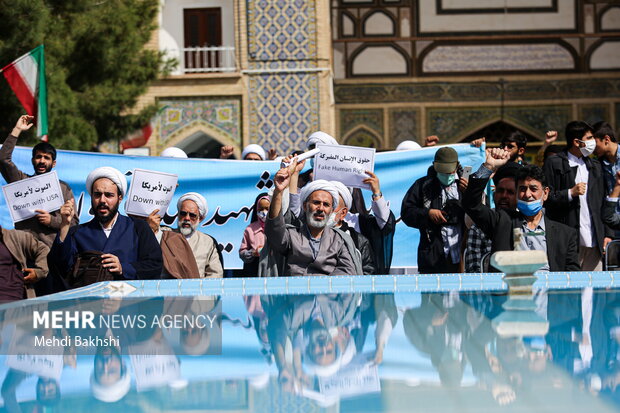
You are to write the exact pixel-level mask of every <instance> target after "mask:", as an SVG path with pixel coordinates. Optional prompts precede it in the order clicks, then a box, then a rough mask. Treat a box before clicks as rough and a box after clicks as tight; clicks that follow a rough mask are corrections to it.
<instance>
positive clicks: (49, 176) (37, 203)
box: [2, 171, 65, 223]
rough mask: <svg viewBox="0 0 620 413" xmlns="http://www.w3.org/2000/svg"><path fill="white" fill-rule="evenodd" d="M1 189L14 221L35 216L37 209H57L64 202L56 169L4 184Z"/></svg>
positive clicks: (48, 210) (49, 210) (51, 210)
mask: <svg viewBox="0 0 620 413" xmlns="http://www.w3.org/2000/svg"><path fill="white" fill-rule="evenodd" d="M2 191H3V192H4V199H6V203H7V205H8V207H9V212H10V213H11V219H12V220H13V222H14V223H15V222H20V221H23V220H26V219H28V218H32V217H34V216H36V215H37V213H36V212H34V211H35V210H37V209H41V210H44V211H47V212H53V211H56V210H59V209H60V207H61V206H62V204H64V202H65V200H64V199H63V197H62V190H61V189H60V182H58V175H56V171H52V172H48V173H46V174H42V175H36V176H33V177H32V178H27V179H22V180H21V181H17V182H13V183H12V184H8V185H4V186H3V187H2Z"/></svg>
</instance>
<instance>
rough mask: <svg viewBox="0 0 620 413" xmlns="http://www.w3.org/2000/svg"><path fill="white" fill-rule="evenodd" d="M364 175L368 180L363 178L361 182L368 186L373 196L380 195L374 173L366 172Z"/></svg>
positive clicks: (379, 186)
mask: <svg viewBox="0 0 620 413" xmlns="http://www.w3.org/2000/svg"><path fill="white" fill-rule="evenodd" d="M366 175H368V178H365V179H364V180H363V181H362V182H363V183H365V184H368V185H370V190H371V191H372V193H373V194H378V193H380V192H381V185H380V182H379V178H378V177H377V175H375V174H374V173H372V172H370V171H366Z"/></svg>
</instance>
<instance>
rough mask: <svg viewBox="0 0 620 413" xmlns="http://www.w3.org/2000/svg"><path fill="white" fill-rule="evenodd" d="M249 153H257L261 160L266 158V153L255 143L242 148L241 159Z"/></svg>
mask: <svg viewBox="0 0 620 413" xmlns="http://www.w3.org/2000/svg"><path fill="white" fill-rule="evenodd" d="M250 153H255V154H257V155H258V156H260V158H261V159H262V160H263V161H264V160H265V159H267V154H266V153H265V150H264V149H263V147H262V146H260V145H257V144H255V143H252V144H250V145H248V146H246V147H245V148H243V152H241V159H245V157H246V156H247V155H248V154H250Z"/></svg>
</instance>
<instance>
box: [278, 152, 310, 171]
mask: <svg viewBox="0 0 620 413" xmlns="http://www.w3.org/2000/svg"><path fill="white" fill-rule="evenodd" d="M293 161H295V162H297V163H296V166H295V169H292V168H291V165H292V164H293ZM282 162H284V163H287V164H288V167H289V171H290V173H291V174H298V173H300V172H301V171H302V169H304V166H305V165H306V160H305V159H304V160H303V161H301V162H298V161H297V155H288V156H286V157H285V158H284V159H282Z"/></svg>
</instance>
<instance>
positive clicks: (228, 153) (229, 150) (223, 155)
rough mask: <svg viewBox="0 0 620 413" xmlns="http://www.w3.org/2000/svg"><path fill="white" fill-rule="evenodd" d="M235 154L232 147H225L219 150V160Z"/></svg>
mask: <svg viewBox="0 0 620 413" xmlns="http://www.w3.org/2000/svg"><path fill="white" fill-rule="evenodd" d="M234 152H235V148H234V146H231V145H225V146H222V147H221V148H220V159H228V158H230V156H231V155H232V154H233V153H234Z"/></svg>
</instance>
